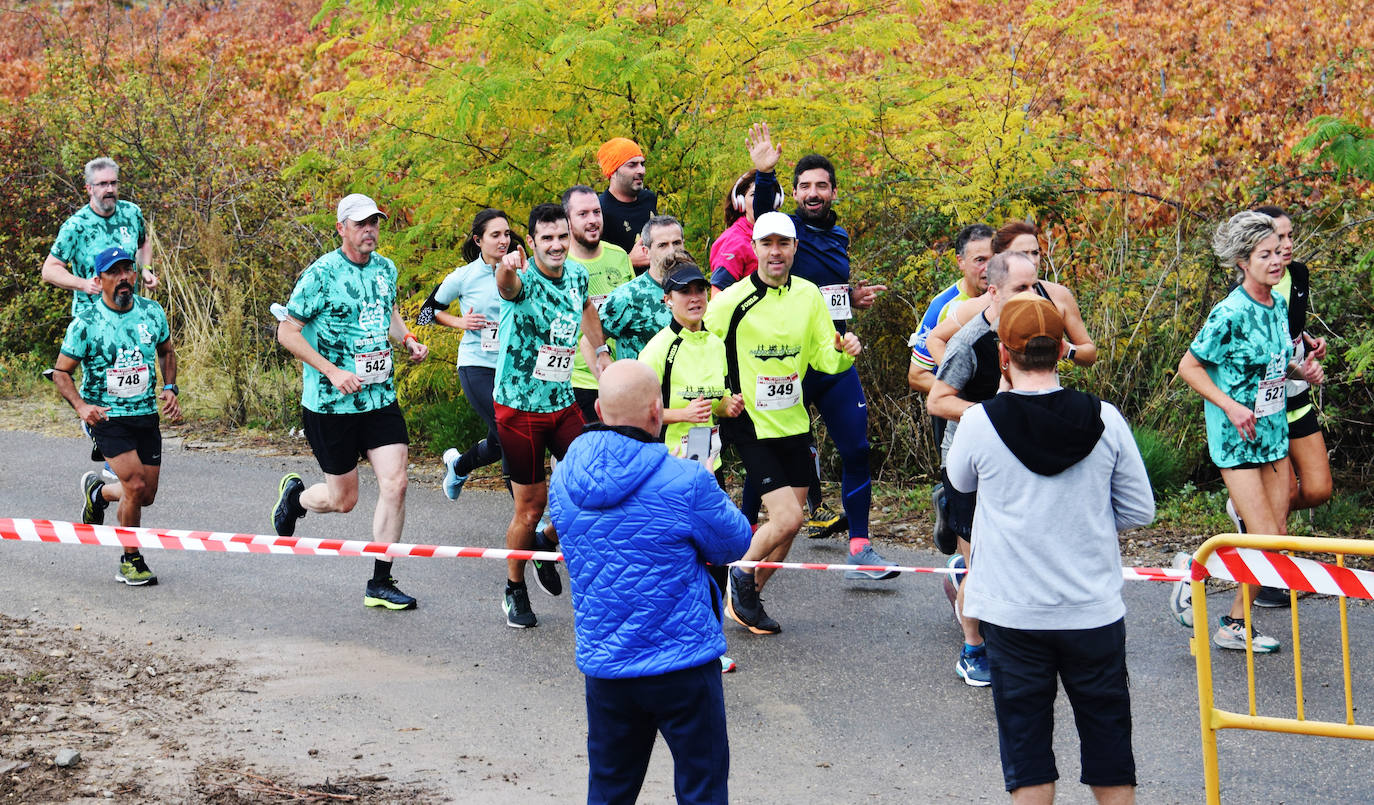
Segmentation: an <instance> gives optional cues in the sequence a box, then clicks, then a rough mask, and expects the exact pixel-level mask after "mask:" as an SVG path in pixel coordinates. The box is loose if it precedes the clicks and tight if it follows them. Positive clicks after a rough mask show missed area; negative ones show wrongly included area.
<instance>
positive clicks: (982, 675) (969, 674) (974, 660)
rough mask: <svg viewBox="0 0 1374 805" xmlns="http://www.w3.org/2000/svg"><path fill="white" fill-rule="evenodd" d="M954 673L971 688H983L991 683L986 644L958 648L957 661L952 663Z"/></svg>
mask: <svg viewBox="0 0 1374 805" xmlns="http://www.w3.org/2000/svg"><path fill="white" fill-rule="evenodd" d="M954 673H956V674H958V675H959V678H960V679H962V680H964V684H965V685H968V686H969V687H971V688H985V687H987V686H988V685H991V684H992V670H991V669H990V668H989V667H988V647H987V645H986V644H979V645H976V646H964V647H963V648H961V649H960V650H959V662H957V663H955V665H954Z"/></svg>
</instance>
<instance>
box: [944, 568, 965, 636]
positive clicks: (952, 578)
mask: <svg viewBox="0 0 1374 805" xmlns="http://www.w3.org/2000/svg"><path fill="white" fill-rule="evenodd" d="M945 567H946V568H948V569H950V570H963V569H964V555H963V554H961V553H956V554H954V555H953V556H951V557H950V558H949V559H948V560H947V561H946V562H945ZM963 578H964V574H963V573H946V574H945V581H944V584H943V587H944V590H945V597H946V598H948V599H949V608H950V609H952V610H954V622H955V623H958V624H960V625H963V623H964V620H963V618H960V617H959V581H960V580H961V579H963Z"/></svg>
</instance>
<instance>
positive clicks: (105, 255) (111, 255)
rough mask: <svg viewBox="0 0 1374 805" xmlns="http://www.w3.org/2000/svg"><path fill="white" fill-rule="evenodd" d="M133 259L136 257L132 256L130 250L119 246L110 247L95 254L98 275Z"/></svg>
mask: <svg viewBox="0 0 1374 805" xmlns="http://www.w3.org/2000/svg"><path fill="white" fill-rule="evenodd" d="M133 261H134V258H132V257H130V256H129V253H128V252H126V251H124V250H123V249H121V248H119V247H118V246H111V247H110V248H108V249H106V250H105V251H103V252H101V253H100V254H97V255H96V256H95V273H96V276H100V275H101V274H104V273H105V272H106V271H109V270H110V269H112V268H114V267H115V266H118V265H119V264H120V263H126V262H127V263H132V262H133Z"/></svg>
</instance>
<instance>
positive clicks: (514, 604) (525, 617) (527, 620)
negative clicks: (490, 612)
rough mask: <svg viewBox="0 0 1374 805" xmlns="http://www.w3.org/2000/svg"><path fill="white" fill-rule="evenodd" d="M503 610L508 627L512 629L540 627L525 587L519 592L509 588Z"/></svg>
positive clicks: (502, 605) (502, 604)
mask: <svg viewBox="0 0 1374 805" xmlns="http://www.w3.org/2000/svg"><path fill="white" fill-rule="evenodd" d="M501 609H503V610H505V612H506V625H507V626H509V627H510V628H512V629H528V628H530V627H531V626H538V625H539V619H538V618H536V617H534V610H533V609H530V593H529V590H527V589H525V588H524V587H521V588H519V589H517V590H512V589H511V588H509V587H507V588H506V598H505V600H503V601H502V602H501Z"/></svg>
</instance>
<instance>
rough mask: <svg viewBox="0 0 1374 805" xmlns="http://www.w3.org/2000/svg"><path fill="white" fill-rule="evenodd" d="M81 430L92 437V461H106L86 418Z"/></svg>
mask: <svg viewBox="0 0 1374 805" xmlns="http://www.w3.org/2000/svg"><path fill="white" fill-rule="evenodd" d="M48 379H49V380H51V379H52V378H51V377H49V378H48ZM81 432H82V433H84V434H86V435H87V436H89V437H91V461H104V460H105V456H104V455H103V454H102V453H101V452H100V445H97V444H96V443H95V434H94V433H91V426H90V425H87V424H86V422H85V421H84V420H82V422H81Z"/></svg>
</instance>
